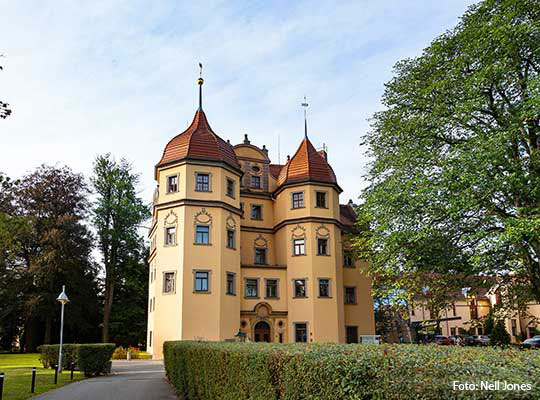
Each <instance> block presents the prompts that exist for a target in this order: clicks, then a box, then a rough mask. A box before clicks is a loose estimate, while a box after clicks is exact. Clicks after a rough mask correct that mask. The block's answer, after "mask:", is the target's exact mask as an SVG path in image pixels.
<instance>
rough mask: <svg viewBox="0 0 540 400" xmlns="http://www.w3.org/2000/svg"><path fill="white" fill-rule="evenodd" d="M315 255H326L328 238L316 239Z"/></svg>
mask: <svg viewBox="0 0 540 400" xmlns="http://www.w3.org/2000/svg"><path fill="white" fill-rule="evenodd" d="M317 255H318V256H327V255H328V239H317Z"/></svg>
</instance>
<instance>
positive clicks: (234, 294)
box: [225, 293, 236, 296]
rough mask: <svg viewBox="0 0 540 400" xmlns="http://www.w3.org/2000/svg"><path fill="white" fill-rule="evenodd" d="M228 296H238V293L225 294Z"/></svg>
mask: <svg viewBox="0 0 540 400" xmlns="http://www.w3.org/2000/svg"><path fill="white" fill-rule="evenodd" d="M225 294H226V295H227V296H236V293H225Z"/></svg>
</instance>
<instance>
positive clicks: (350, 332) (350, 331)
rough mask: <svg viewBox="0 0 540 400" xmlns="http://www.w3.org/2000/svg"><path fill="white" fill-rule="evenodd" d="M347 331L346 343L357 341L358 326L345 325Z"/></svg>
mask: <svg viewBox="0 0 540 400" xmlns="http://www.w3.org/2000/svg"><path fill="white" fill-rule="evenodd" d="M345 330H346V333H347V343H358V327H357V326H346V327H345Z"/></svg>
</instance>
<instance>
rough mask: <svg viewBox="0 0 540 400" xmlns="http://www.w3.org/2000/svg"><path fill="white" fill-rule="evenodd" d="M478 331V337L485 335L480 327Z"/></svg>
mask: <svg viewBox="0 0 540 400" xmlns="http://www.w3.org/2000/svg"><path fill="white" fill-rule="evenodd" d="M476 331H477V332H478V335H483V334H484V330H483V329H482V327H480V326H479V327H478V328H476Z"/></svg>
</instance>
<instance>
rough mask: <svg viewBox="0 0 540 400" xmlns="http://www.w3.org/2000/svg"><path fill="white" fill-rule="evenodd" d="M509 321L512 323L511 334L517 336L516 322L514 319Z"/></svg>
mask: <svg viewBox="0 0 540 400" xmlns="http://www.w3.org/2000/svg"><path fill="white" fill-rule="evenodd" d="M510 323H511V324H512V336H517V322H516V320H515V319H513V320H511V321H510Z"/></svg>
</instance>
